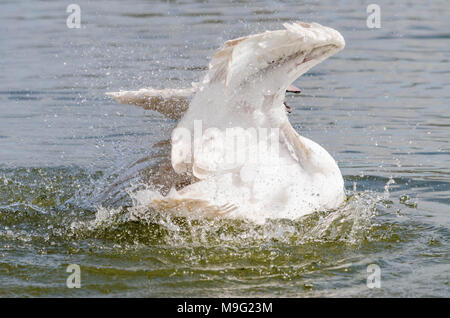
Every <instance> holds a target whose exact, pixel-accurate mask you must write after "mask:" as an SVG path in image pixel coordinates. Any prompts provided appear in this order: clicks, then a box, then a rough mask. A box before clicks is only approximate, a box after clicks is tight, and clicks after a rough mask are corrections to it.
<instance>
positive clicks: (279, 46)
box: [112, 22, 345, 221]
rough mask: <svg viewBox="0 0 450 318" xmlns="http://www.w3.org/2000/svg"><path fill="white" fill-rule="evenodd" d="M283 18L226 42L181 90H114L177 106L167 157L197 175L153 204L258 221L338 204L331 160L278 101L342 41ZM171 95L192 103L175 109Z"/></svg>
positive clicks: (340, 194)
mask: <svg viewBox="0 0 450 318" xmlns="http://www.w3.org/2000/svg"><path fill="white" fill-rule="evenodd" d="M284 27H285V29H284V30H278V31H267V32H264V33H260V34H255V35H250V36H246V37H242V38H238V39H235V40H231V41H227V42H225V44H224V46H223V48H222V49H221V50H219V51H218V52H217V53H216V54H214V56H213V58H212V60H211V62H210V67H209V71H208V74H207V75H206V76H205V78H204V80H203V81H202V82H201V83H199V84H196V85H194V86H193V87H192V88H189V89H187V90H178V91H174V90H172V91H167V90H160V91H156V90H151V89H149V90H145V91H142V90H141V91H138V92H121V93H112V95H113V96H114V97H115V98H116V99H118V100H119V101H121V102H128V103H138V104H141V105H142V104H145V105H152V106H151V107H148V108H150V109H155V110H158V111H160V112H162V113H164V114H166V115H167V114H169V117H172V118H177V117H179V116H177V115H176V114H180V113H183V112H184V114H183V116H182V118H181V120H180V121H179V123H178V125H177V128H176V129H175V130H174V133H173V134H172V155H171V163H172V167H173V168H174V170H175V171H176V172H177V173H186V174H190V175H192V176H193V178H194V179H195V181H196V182H194V183H192V184H190V185H188V186H186V187H184V188H183V189H181V190H179V191H176V190H175V189H173V190H172V191H171V192H170V193H169V194H168V195H167V196H165V197H163V196H160V195H157V194H154V193H153V194H152V200H151V202H152V203H151V204H154V205H157V206H159V207H164V208H167V209H171V210H177V211H184V210H189V211H193V210H197V212H199V213H202V212H201V211H202V210H203V211H214V213H216V214H225V215H227V216H229V217H237V218H241V217H242V218H247V219H252V220H255V221H263V220H265V219H266V218H291V219H292V218H297V217H300V216H302V215H305V214H308V213H311V212H313V211H315V210H319V209H332V208H336V207H338V206H339V205H340V204H342V202H343V200H344V198H345V195H344V184H343V178H342V175H341V173H340V170H339V168H338V166H337V164H336V162H335V161H334V159H333V158H332V157H331V156H330V155H329V154H328V152H327V151H326V150H325V149H323V148H322V147H321V146H319V145H318V144H316V143H315V142H313V141H311V140H309V139H307V138H305V137H302V136H300V135H298V133H297V132H296V131H295V130H294V129H293V127H292V126H291V124H290V122H289V120H288V117H287V114H286V111H285V108H284V105H283V100H284V95H285V92H286V90H287V89H288V87H289V85H290V84H291V83H292V82H293V81H295V80H296V79H297V78H298V77H299V76H301V75H302V74H303V73H305V72H306V71H308V70H309V69H310V68H311V67H313V66H314V65H316V64H318V63H320V62H321V61H323V60H325V59H326V58H328V57H329V56H331V55H333V54H335V53H336V52H338V51H339V50H341V49H342V48H343V47H344V45H345V42H344V39H343V37H342V36H341V35H340V34H339V32H337V31H336V30H333V29H331V28H327V27H324V26H321V25H319V24H316V23H312V24H307V23H302V22H297V23H292V24H284ZM172 93H174V94H172ZM192 95H193V96H194V97H193V99H192V100H191V101H190V103H189V100H190V98H192V97H191V96H192ZM173 99H175V100H184V102H182V103H184V104H185V105H187V103H189V107H188V108H187V110H185V109H186V107H184V108H185V109H184V110H176V111H173V109H175V108H174V107H173V104H172V105H171V102H168V101H171V100H173ZM155 101H156V102H155ZM175 104H176V103H175ZM155 105H156V106H155ZM158 107H159V109H158ZM161 108H163V110H161ZM168 109H171V110H168ZM205 213H206V212H205Z"/></svg>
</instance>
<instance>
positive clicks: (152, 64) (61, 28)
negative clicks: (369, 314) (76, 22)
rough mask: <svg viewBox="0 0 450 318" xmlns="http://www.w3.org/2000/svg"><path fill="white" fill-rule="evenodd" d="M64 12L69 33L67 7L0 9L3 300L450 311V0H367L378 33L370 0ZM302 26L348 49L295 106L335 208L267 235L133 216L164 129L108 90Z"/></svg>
mask: <svg viewBox="0 0 450 318" xmlns="http://www.w3.org/2000/svg"><path fill="white" fill-rule="evenodd" d="M76 3H78V4H79V5H80V7H81V26H82V27H81V29H69V28H68V27H67V26H66V18H67V16H68V13H66V6H67V3H65V2H61V1H25V0H23V1H16V0H14V1H2V2H1V4H0V296H151V297H174V296H178V297H194V296H213V297H231V296H236V297H239V296H258V297H283V296H285V297H302V296H357V297H361V296H362V297H372V296H374V297H379V296H394V297H405V296H406V297H408V296H438V297H449V296H450V293H449V285H450V280H449V274H450V255H449V252H450V249H449V243H450V237H449V235H450V143H449V139H450V90H449V86H450V76H449V75H450V64H449V58H450V49H449V48H450V46H449V40H450V31H449V26H450V25H449V22H448V21H450V6H449V3H448V2H447V1H432V2H423V1H408V2H402V3H400V2H399V1H378V2H377V3H378V4H379V5H380V7H381V28H380V29H369V28H367V26H366V18H367V13H366V7H367V5H368V4H369V3H371V2H365V1H320V2H319V1H305V2H303V1H252V2H250V1H214V2H208V1H188V0H186V1H137V0H134V1H126V2H125V1H119V0H115V1H111V0H108V1H106V0H102V1H85V0H83V1H81V0H80V1H76ZM295 20H302V21H308V22H318V23H321V24H323V25H326V26H330V27H332V28H335V29H337V30H338V31H339V32H340V33H341V34H342V35H343V36H344V38H345V39H346V43H347V45H346V48H345V49H344V50H343V51H342V52H340V53H338V54H337V55H335V56H333V57H332V58H330V59H329V60H327V61H325V62H324V63H322V64H320V65H318V66H316V67H315V68H313V69H312V70H311V71H310V72H308V73H307V74H305V75H304V76H302V77H301V78H300V79H299V80H297V81H296V83H295V84H296V86H298V87H300V88H301V90H302V94H300V95H291V96H287V102H288V103H289V105H290V106H291V107H292V108H293V112H292V113H291V114H290V120H291V122H292V123H293V126H294V127H295V128H296V130H297V131H298V132H299V133H300V134H302V135H304V136H306V137H308V138H310V139H312V140H314V141H316V142H318V143H319V144H321V145H322V146H323V147H324V148H325V149H327V150H328V151H329V152H330V154H332V155H333V157H334V158H335V159H336V160H337V161H338V163H339V166H340V168H341V171H342V174H343V175H344V178H345V181H346V188H347V195H348V198H347V202H346V204H345V205H344V206H343V207H342V208H341V209H339V210H337V211H321V212H318V213H314V214H312V215H309V216H307V217H304V218H302V219H299V220H296V221H288V220H275V221H270V222H267V223H265V224H263V225H256V224H252V223H249V222H245V221H236V220H226V219H202V220H198V219H197V220H196V219H189V218H183V217H177V216H170V215H168V214H167V213H164V212H163V211H153V210H150V209H148V208H146V207H145V206H143V205H142V204H138V203H137V202H138V201H139V200H137V198H136V190H139V189H142V188H143V187H145V184H146V183H147V184H149V183H150V182H149V180H151V178H152V177H154V176H155V174H156V173H157V167H158V163H159V162H161V161H163V160H164V158H165V156H166V155H167V152H168V146H167V144H162V145H161V144H159V145H157V146H154V145H155V144H156V143H157V142H160V141H162V140H166V139H167V138H168V137H169V136H170V132H171V130H172V129H173V128H174V126H175V122H174V121H173V120H170V119H166V118H164V117H163V116H161V115H159V114H157V113H154V112H151V111H144V110H142V109H140V108H138V107H134V106H130V105H117V104H116V103H115V102H113V101H111V100H109V99H107V98H105V96H104V93H105V92H107V91H117V90H119V89H128V90H130V89H138V88H142V87H146V86H152V87H157V88H164V87H185V86H189V85H190V82H192V81H198V80H200V79H201V78H202V77H203V76H204V73H205V71H206V69H207V65H208V61H209V58H210V56H211V55H212V53H213V52H214V51H215V50H216V49H217V48H218V47H220V45H221V44H222V43H223V42H224V41H225V40H228V39H232V38H235V37H238V36H242V35H247V34H250V33H257V32H262V31H265V30H274V29H279V28H282V23H284V22H292V21H295ZM144 157H148V158H147V159H145V160H143V161H142V162H139V163H138V164H136V165H133V163H134V162H135V161H136V160H139V159H141V158H144ZM118 178H119V179H120V180H122V182H119V183H118V184H116V185H114V184H115V182H117V180H118ZM150 184H151V183H150ZM111 187H112V188H111ZM108 191H109V192H108ZM105 193H107V194H109V195H110V196H109V199H108V200H105V199H104V198H105ZM69 264H78V265H80V267H81V284H82V286H81V288H80V289H69V288H67V287H66V279H67V277H68V275H69V273H66V268H67V266H68V265H69ZM369 264H377V265H378V266H380V268H381V288H379V289H369V288H368V287H367V285H366V279H367V276H368V273H367V266H368V265H369Z"/></svg>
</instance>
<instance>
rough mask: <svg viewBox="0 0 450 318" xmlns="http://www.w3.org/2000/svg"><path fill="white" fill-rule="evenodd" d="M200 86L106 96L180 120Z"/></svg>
mask: <svg viewBox="0 0 450 318" xmlns="http://www.w3.org/2000/svg"><path fill="white" fill-rule="evenodd" d="M198 86H199V83H192V87H189V88H182V89H154V88H142V89H140V90H137V91H120V92H109V93H106V95H107V96H110V97H112V98H113V99H115V100H116V101H118V102H119V103H121V104H132V105H137V106H140V107H142V108H144V109H148V110H154V111H157V112H160V113H161V114H163V115H165V116H167V117H169V118H172V119H177V120H178V119H180V118H181V117H182V116H183V114H184V113H185V112H186V110H187V109H188V107H189V103H190V102H191V99H192V98H193V97H194V95H195V93H196V91H197V89H198ZM286 92H289V93H296V94H299V93H300V89H299V88H298V87H296V86H294V85H290V86H289V87H288V88H287V90H286ZM286 108H288V106H286Z"/></svg>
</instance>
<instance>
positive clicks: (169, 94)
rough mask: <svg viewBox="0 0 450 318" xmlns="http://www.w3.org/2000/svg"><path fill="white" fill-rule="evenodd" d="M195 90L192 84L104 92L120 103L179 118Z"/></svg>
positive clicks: (195, 87)
mask: <svg viewBox="0 0 450 318" xmlns="http://www.w3.org/2000/svg"><path fill="white" fill-rule="evenodd" d="M196 90H197V86H196V85H193V86H192V87H190V88H185V89H154V88H143V89H140V90H137V91H120V92H111V93H106V95H107V96H110V97H112V98H114V99H115V100H116V101H118V102H119V103H121V104H133V105H137V106H140V107H142V108H144V109H148V110H154V111H157V112H159V113H161V114H163V115H165V116H167V117H169V118H172V119H180V118H181V117H182V116H183V114H184V113H185V112H186V110H187V108H188V106H189V103H190V101H191V99H192V97H193V96H194V94H195V92H196Z"/></svg>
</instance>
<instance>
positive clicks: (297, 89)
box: [283, 85, 300, 114]
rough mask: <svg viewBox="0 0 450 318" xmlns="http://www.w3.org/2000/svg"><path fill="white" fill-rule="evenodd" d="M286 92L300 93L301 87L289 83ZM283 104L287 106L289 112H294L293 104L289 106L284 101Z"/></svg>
mask: <svg viewBox="0 0 450 318" xmlns="http://www.w3.org/2000/svg"><path fill="white" fill-rule="evenodd" d="M286 92H287V93H295V94H300V88H298V87H297V86H294V85H289V87H288V88H287V90H286ZM283 104H284V107H286V111H287V112H288V114H290V113H291V112H292V108H291V106H289V105H288V104H287V103H286V102H283Z"/></svg>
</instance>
